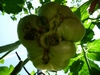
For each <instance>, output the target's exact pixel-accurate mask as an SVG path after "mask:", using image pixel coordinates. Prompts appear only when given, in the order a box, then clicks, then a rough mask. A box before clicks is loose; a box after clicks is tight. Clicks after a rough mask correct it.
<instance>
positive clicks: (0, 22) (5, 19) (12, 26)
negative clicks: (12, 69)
mask: <svg viewBox="0 0 100 75" xmlns="http://www.w3.org/2000/svg"><path fill="white" fill-rule="evenodd" d="M35 4H36V3H35ZM18 21H19V19H18V20H17V21H13V20H12V19H11V18H10V15H8V14H5V15H2V14H1V12H0V46H3V45H6V44H10V43H14V42H16V41H17V40H18V36H17V23H18ZM94 31H95V37H94V38H96V39H98V38H100V35H98V34H99V33H100V30H99V29H98V28H97V27H95V28H94ZM16 51H17V52H18V54H19V55H20V57H21V59H22V60H25V58H27V51H26V49H25V47H24V46H23V45H20V46H19V47H18V48H17V49H16V50H15V51H13V52H11V53H10V54H9V55H8V56H7V57H5V58H4V59H5V63H4V64H0V66H3V65H5V66H8V67H9V66H10V64H12V65H13V66H15V65H17V64H18V62H19V60H18V58H17V56H16V54H15V52H16ZM1 56H2V54H0V57H1ZM25 66H26V67H27V69H28V71H29V72H31V71H32V70H35V71H36V68H35V67H34V66H33V65H32V63H31V62H28V63H27V64H26V65H25ZM25 73H26V72H25V71H24V70H23V69H22V71H21V72H20V74H21V75H27V74H25ZM58 75H65V74H64V73H63V71H59V73H58Z"/></svg>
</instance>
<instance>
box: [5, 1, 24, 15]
mask: <svg viewBox="0 0 100 75" xmlns="http://www.w3.org/2000/svg"><path fill="white" fill-rule="evenodd" d="M4 11H5V12H6V13H8V14H10V13H13V14H17V13H19V12H21V11H22V8H21V7H20V6H19V5H18V4H14V3H9V2H8V3H6V4H5V6H4Z"/></svg>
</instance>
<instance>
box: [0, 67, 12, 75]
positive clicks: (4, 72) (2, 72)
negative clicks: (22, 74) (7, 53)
mask: <svg viewBox="0 0 100 75" xmlns="http://www.w3.org/2000/svg"><path fill="white" fill-rule="evenodd" d="M13 69H14V67H13V66H12V65H10V67H9V68H8V67H7V66H0V75H10V73H11V72H12V70H13Z"/></svg>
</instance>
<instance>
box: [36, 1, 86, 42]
mask: <svg viewBox="0 0 100 75" xmlns="http://www.w3.org/2000/svg"><path fill="white" fill-rule="evenodd" d="M51 8H52V9H51ZM38 15H39V16H44V17H46V18H47V20H48V22H49V26H50V30H53V29H55V28H56V29H55V31H56V30H57V34H59V35H60V37H61V38H63V39H64V40H66V41H67V40H69V41H73V42H77V41H80V40H81V39H82V38H83V37H84V35H85V28H84V26H83V24H82V23H81V21H80V19H79V18H78V17H77V16H76V15H75V14H74V13H73V12H72V11H71V9H70V8H69V7H67V6H64V5H59V4H57V3H55V2H50V3H47V4H45V5H43V6H42V7H41V8H40V9H39V11H38Z"/></svg>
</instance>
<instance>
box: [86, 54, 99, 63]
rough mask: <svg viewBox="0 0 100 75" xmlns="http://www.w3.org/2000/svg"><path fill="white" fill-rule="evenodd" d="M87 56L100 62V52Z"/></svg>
mask: <svg viewBox="0 0 100 75" xmlns="http://www.w3.org/2000/svg"><path fill="white" fill-rule="evenodd" d="M87 56H88V58H90V59H92V60H96V61H100V52H93V53H90V52H88V53H87Z"/></svg>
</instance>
